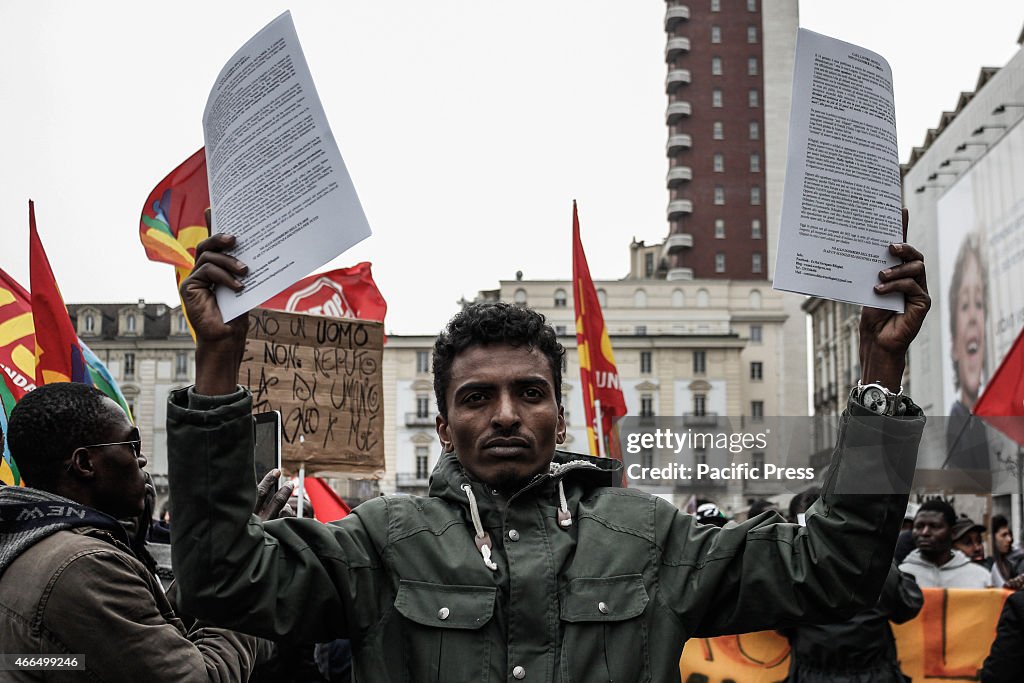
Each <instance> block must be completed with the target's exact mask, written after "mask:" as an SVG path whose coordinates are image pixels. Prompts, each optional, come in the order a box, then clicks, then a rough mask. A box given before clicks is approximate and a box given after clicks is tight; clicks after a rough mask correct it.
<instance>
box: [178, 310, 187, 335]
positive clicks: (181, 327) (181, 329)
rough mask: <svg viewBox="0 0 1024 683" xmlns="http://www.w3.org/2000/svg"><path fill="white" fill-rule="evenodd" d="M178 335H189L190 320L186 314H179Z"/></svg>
mask: <svg viewBox="0 0 1024 683" xmlns="http://www.w3.org/2000/svg"><path fill="white" fill-rule="evenodd" d="M178 334H188V319H187V318H186V317H185V314H184V313H179V314H178Z"/></svg>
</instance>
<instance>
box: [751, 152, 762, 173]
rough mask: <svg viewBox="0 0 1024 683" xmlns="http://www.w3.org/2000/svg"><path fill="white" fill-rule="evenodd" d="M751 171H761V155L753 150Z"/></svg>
mask: <svg viewBox="0 0 1024 683" xmlns="http://www.w3.org/2000/svg"><path fill="white" fill-rule="evenodd" d="M750 172H751V173H760V172H761V155H760V154H758V153H757V152H751V154H750Z"/></svg>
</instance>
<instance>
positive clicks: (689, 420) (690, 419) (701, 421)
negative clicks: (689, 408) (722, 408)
mask: <svg viewBox="0 0 1024 683" xmlns="http://www.w3.org/2000/svg"><path fill="white" fill-rule="evenodd" d="M683 424H684V425H687V426H689V427H717V426H718V413H702V414H700V415H697V414H696V413H683Z"/></svg>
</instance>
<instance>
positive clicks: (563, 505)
mask: <svg viewBox="0 0 1024 683" xmlns="http://www.w3.org/2000/svg"><path fill="white" fill-rule="evenodd" d="M558 526H560V527H562V528H563V529H568V528H569V527H571V526H572V513H571V512H569V503H568V502H567V501H566V500H565V487H564V486H562V480H561V479H559V480H558Z"/></svg>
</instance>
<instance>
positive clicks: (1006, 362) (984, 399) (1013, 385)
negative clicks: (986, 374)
mask: <svg viewBox="0 0 1024 683" xmlns="http://www.w3.org/2000/svg"><path fill="white" fill-rule="evenodd" d="M974 414H975V415H977V416H978V417H981V418H982V419H984V420H985V422H988V423H989V424H990V425H992V426H993V427H995V428H996V429H998V430H999V431H1001V432H1002V433H1003V434H1006V436H1008V437H1010V438H1011V439H1013V440H1014V441H1016V442H1017V443H1018V444H1019V445H1020V446H1024V329H1022V330H1021V332H1020V334H1018V335H1017V340H1016V341H1014V342H1013V345H1012V346H1011V347H1010V350H1009V351H1008V352H1007V354H1006V356H1005V357H1004V358H1003V362H1002V363H1000V364H999V368H998V369H997V370H996V372H995V374H994V375H992V380H991V381H990V382H989V383H988V385H987V386H986V387H985V391H984V393H982V395H981V397H980V398H979V399H978V402H977V403H975V404H974Z"/></svg>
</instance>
